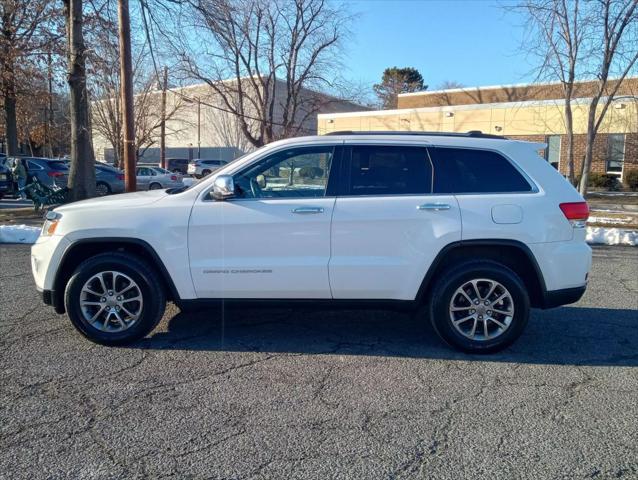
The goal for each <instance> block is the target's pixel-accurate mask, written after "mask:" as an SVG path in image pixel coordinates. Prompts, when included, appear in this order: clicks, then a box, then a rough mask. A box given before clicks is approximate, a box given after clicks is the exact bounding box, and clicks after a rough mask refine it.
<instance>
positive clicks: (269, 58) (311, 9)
mask: <svg viewBox="0 0 638 480" xmlns="http://www.w3.org/2000/svg"><path fill="white" fill-rule="evenodd" d="M187 3H188V10H187V12H185V13H187V15H186V17H185V18H188V19H189V20H190V22H191V23H192V26H193V28H194V29H195V31H196V35H197V36H198V38H199V39H200V42H199V43H198V45H199V46H200V47H201V50H197V48H193V45H192V44H191V45H187V44H185V43H183V44H181V45H173V46H174V47H176V48H177V51H178V54H179V56H180V58H181V59H182V63H183V66H184V68H185V71H186V73H187V75H188V76H189V77H190V78H194V79H196V80H199V81H203V82H205V83H207V84H208V85H209V86H210V87H211V89H212V90H213V91H214V92H215V93H216V94H217V95H218V96H219V98H220V99H221V100H222V102H221V103H222V105H223V110H225V111H226V112H228V113H230V114H232V115H233V116H234V117H235V119H236V121H237V122H238V124H239V126H240V128H241V131H242V132H243V134H244V136H245V137H246V138H247V139H248V140H249V142H250V143H251V144H252V145H254V146H256V147H259V146H261V145H264V144H265V143H268V142H270V141H272V140H275V139H277V138H284V137H290V136H295V135H297V134H298V133H300V132H303V131H304V124H305V122H306V121H307V120H309V119H311V118H313V117H314V116H315V115H316V113H317V112H318V111H319V110H320V109H321V107H322V105H324V104H325V102H326V101H330V99H329V98H328V97H326V96H322V95H313V94H311V93H310V92H309V89H310V88H314V89H320V88H323V87H327V86H330V84H331V82H332V81H333V79H334V78H336V76H337V75H336V68H335V67H336V66H337V65H338V61H337V55H338V53H339V48H338V47H339V43H340V40H341V38H342V36H343V35H344V33H345V32H347V25H346V21H347V16H346V15H345V14H344V11H343V10H341V9H340V8H339V7H333V6H332V4H330V3H328V2H327V1H326V0H190V1H189V2H187Z"/></svg>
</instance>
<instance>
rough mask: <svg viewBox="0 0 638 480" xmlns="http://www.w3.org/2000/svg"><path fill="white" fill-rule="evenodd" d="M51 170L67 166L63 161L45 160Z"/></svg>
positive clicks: (67, 167)
mask: <svg viewBox="0 0 638 480" xmlns="http://www.w3.org/2000/svg"><path fill="white" fill-rule="evenodd" d="M47 165H48V166H49V168H50V169H51V170H68V169H69V166H68V165H67V164H66V163H65V162H47Z"/></svg>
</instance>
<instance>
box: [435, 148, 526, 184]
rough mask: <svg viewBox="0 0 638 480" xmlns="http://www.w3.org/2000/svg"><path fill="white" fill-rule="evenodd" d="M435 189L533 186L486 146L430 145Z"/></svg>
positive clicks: (506, 161) (504, 159)
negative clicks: (476, 148) (482, 148)
mask: <svg viewBox="0 0 638 480" xmlns="http://www.w3.org/2000/svg"><path fill="white" fill-rule="evenodd" d="M430 155H431V157H432V163H433V164H434V193H516V192H530V191H532V186H531V185H530V184H529V182H528V181H527V180H525V177H523V175H521V173H520V172H519V171H518V170H516V168H515V167H514V166H513V165H512V164H511V163H510V162H509V161H508V160H507V159H506V158H505V157H503V156H502V155H500V154H498V153H496V152H490V151H487V150H471V149H463V148H431V149H430Z"/></svg>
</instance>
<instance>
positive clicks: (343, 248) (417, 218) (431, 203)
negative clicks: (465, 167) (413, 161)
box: [329, 195, 461, 300]
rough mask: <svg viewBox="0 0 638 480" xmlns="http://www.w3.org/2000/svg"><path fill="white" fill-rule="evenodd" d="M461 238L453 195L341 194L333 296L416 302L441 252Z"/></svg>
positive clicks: (335, 220) (334, 241)
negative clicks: (424, 279)
mask: <svg viewBox="0 0 638 480" xmlns="http://www.w3.org/2000/svg"><path fill="white" fill-rule="evenodd" d="M447 206H449V208H447ZM419 207H421V208H419ZM460 239H461V215H460V210H459V207H458V203H457V201H456V199H455V198H454V196H453V195H449V196H448V195H414V196H412V195H410V196H387V197H385V196H384V197H344V198H338V199H337V202H336V204H335V211H334V214H333V220H332V256H331V259H330V269H329V270H330V284H331V287H332V295H333V297H334V298H338V299H395V300H412V299H414V298H415V297H416V294H417V292H418V290H419V287H420V286H421V282H422V281H423V278H424V276H425V274H426V272H427V270H428V268H429V267H430V265H431V263H432V261H433V260H434V258H435V257H436V255H437V254H438V253H439V251H440V250H441V249H442V248H443V247H444V246H445V245H447V244H448V243H450V242H454V241H458V240H460Z"/></svg>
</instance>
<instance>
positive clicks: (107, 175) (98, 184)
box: [95, 162, 124, 197]
mask: <svg viewBox="0 0 638 480" xmlns="http://www.w3.org/2000/svg"><path fill="white" fill-rule="evenodd" d="M123 192H124V172H123V171H122V170H120V169H118V168H115V167H114V166H113V165H109V164H108V163H102V162H96V163H95V193H96V194H97V195H98V196H100V197H103V196H104V195H109V194H111V193H123Z"/></svg>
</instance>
